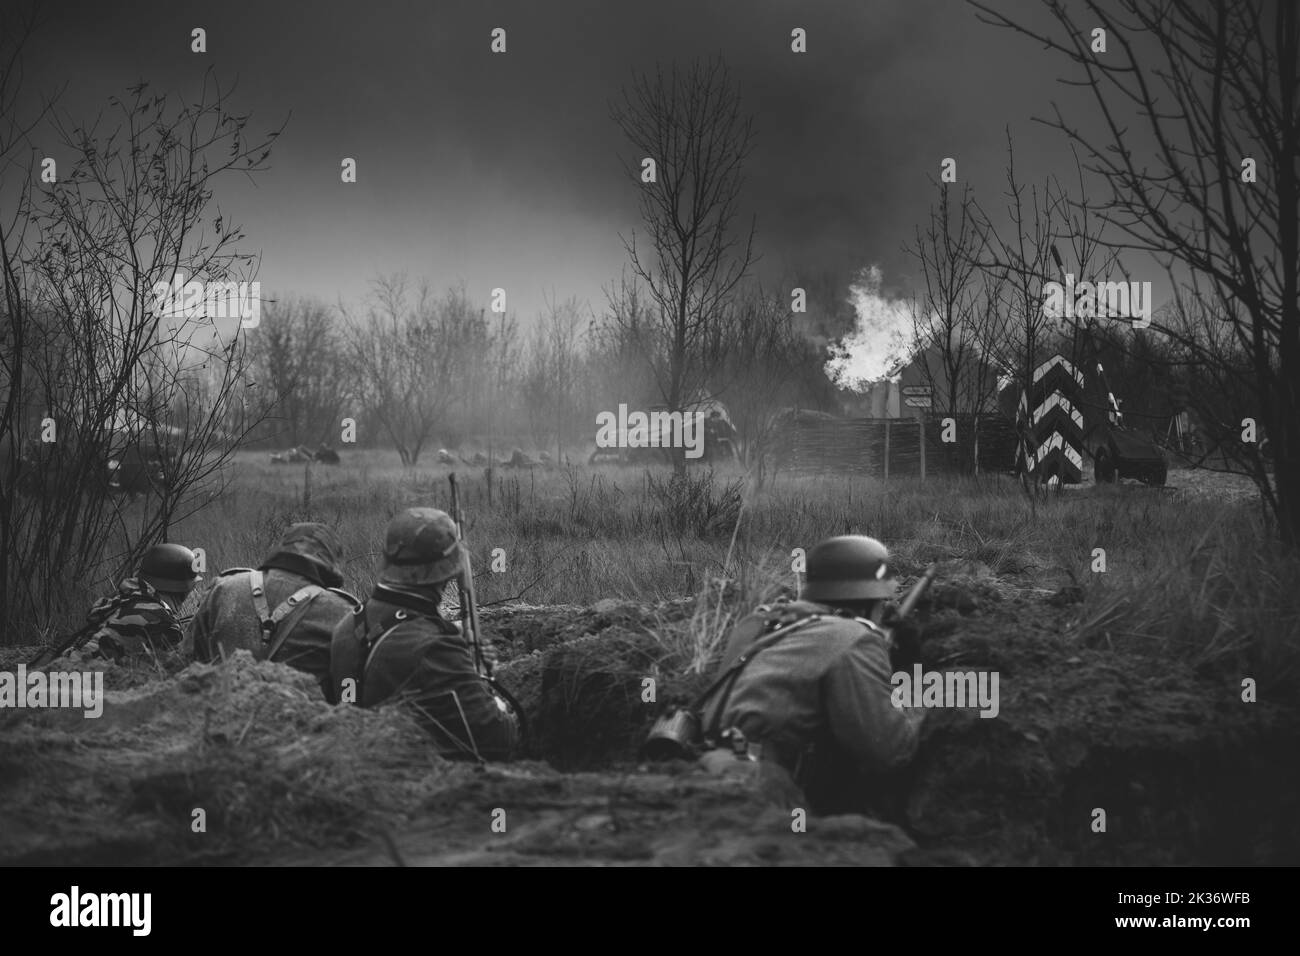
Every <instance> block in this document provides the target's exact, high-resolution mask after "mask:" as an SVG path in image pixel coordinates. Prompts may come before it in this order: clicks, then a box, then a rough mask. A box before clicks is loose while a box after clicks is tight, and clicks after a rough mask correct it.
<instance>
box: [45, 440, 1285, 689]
mask: <svg viewBox="0 0 1300 956" xmlns="http://www.w3.org/2000/svg"><path fill="white" fill-rule="evenodd" d="M447 472H448V469H445V468H439V467H436V466H426V465H422V466H419V467H417V468H414V469H403V468H402V467H401V466H400V465H399V464H398V462H397V460H396V456H395V455H394V454H393V453H390V452H383V451H357V452H354V453H352V454H351V455H347V456H346V457H345V459H344V464H343V465H341V466H338V467H333V468H331V467H326V466H320V465H316V466H313V470H312V476H311V498H310V502H309V503H308V504H307V507H305V508H304V502H303V485H304V468H303V467H302V466H272V465H270V464H269V463H266V461H265V459H264V457H263V456H261V455H256V454H247V455H241V456H239V458H238V460H237V463H236V466H235V471H234V473H233V474H232V475H231V480H232V487H231V490H230V491H229V492H228V493H227V494H226V495H225V496H223V497H221V498H219V499H217V500H215V501H214V502H213V503H212V504H211V505H210V506H209V507H208V508H207V509H206V510H205V511H204V512H202V513H201V514H199V515H196V516H194V517H193V518H191V519H189V520H187V521H186V522H185V523H184V524H183V525H182V526H180V527H179V528H178V529H177V530H176V532H175V534H174V538H175V539H176V540H181V541H183V542H185V543H186V544H189V545H191V546H193V547H203V548H204V549H205V551H206V553H207V560H208V566H209V569H210V573H212V572H214V571H215V570H219V569H221V568H224V567H231V566H247V565H249V564H253V563H256V562H257V561H258V560H259V559H260V558H261V557H262V556H263V555H264V554H265V553H266V551H267V550H268V549H270V548H271V546H272V545H273V544H274V543H275V542H276V540H277V539H278V536H279V534H280V533H281V531H282V530H283V529H284V528H285V527H286V526H287V525H288V524H289V523H291V522H292V521H296V520H304V519H312V520H320V521H325V522H328V523H330V524H332V525H333V526H334V527H335V528H336V529H337V530H338V532H339V534H340V536H341V538H342V540H343V542H344V545H345V547H346V549H347V553H348V556H349V557H348V566H347V577H348V582H347V586H348V587H349V588H350V589H351V590H353V591H354V592H355V593H357V594H358V595H364V594H365V593H366V592H368V591H369V589H370V587H371V586H372V585H373V583H374V580H375V576H376V573H377V571H378V568H379V557H380V556H379V548H380V545H381V541H382V535H383V529H384V525H385V523H386V522H387V521H388V519H389V518H390V517H392V516H393V515H394V514H395V513H396V512H397V511H399V510H400V509H401V508H404V507H407V506H410V505H414V504H420V505H433V506H436V507H443V508H446V507H447V506H448V490H447V483H446V475H447ZM459 474H460V479H461V482H462V500H463V507H464V509H465V512H466V515H467V519H468V520H467V525H468V528H467V530H468V537H469V541H470V544H471V548H472V551H473V554H474V556H475V565H476V567H477V568H478V569H479V577H478V588H479V595H480V600H481V601H483V602H485V603H492V602H499V601H507V600H510V599H514V598H517V597H522V598H523V599H524V600H526V601H528V602H529V603H532V604H580V605H585V604H591V603H594V602H595V601H597V600H600V599H602V598H606V597H617V598H624V599H628V600H635V601H640V602H644V603H647V604H649V603H653V602H656V601H660V600H665V599H671V598H679V597H682V596H689V595H698V596H700V598H701V600H700V602H699V605H698V606H697V609H696V615H695V618H694V619H693V623H692V626H691V627H690V628H689V629H688V630H689V638H688V640H689V647H684V648H681V654H680V655H679V656H680V657H681V658H682V661H683V664H684V666H686V667H688V668H698V667H699V666H700V664H701V663H702V662H703V661H704V660H706V659H707V658H708V656H709V655H710V654H711V653H712V652H713V651H714V650H715V649H716V642H717V639H718V638H719V636H720V635H721V633H722V632H723V631H725V628H726V626H727V625H728V624H729V623H730V622H731V621H732V620H733V619H734V617H735V615H736V614H737V613H739V612H741V611H742V610H743V609H744V608H746V607H752V605H753V604H754V603H757V601H759V600H761V599H763V598H765V597H769V596H771V595H772V594H773V593H775V591H776V590H777V589H779V588H780V587H782V586H785V587H792V586H793V585H794V584H795V577H794V574H793V572H792V571H791V570H790V567H791V552H792V550H793V549H795V548H805V549H807V548H809V547H811V546H812V545H813V544H814V543H816V542H817V541H818V540H820V539H821V538H824V537H827V536H829V535H834V534H844V533H868V534H872V535H875V536H877V537H879V538H882V539H883V540H885V541H886V542H888V543H889V544H890V545H891V546H892V547H893V548H894V550H895V552H896V554H897V557H898V562H899V564H900V566H901V568H902V570H903V571H904V572H905V573H915V572H918V571H919V570H920V569H921V568H922V567H924V566H925V565H927V564H929V563H931V562H934V561H946V560H955V561H966V562H971V561H974V562H980V563H982V564H985V565H987V566H988V567H989V568H990V569H991V570H992V572H993V573H994V574H995V575H997V576H998V577H999V578H1001V579H1003V580H1006V581H1012V582H1018V583H1020V584H1023V585H1025V586H1026V587H1028V588H1031V589H1034V588H1036V589H1040V590H1042V589H1052V588H1055V587H1059V586H1061V585H1062V584H1068V583H1070V582H1071V581H1075V582H1077V583H1078V584H1079V585H1080V586H1082V587H1083V589H1084V592H1085V604H1084V610H1085V613H1084V614H1083V621H1082V623H1081V624H1080V626H1079V627H1078V629H1077V632H1078V635H1079V636H1080V638H1081V639H1084V640H1096V639H1100V640H1105V639H1106V636H1107V635H1109V637H1110V639H1112V640H1113V639H1116V638H1133V639H1137V640H1148V641H1150V642H1151V643H1152V646H1153V648H1155V649H1156V650H1158V652H1159V653H1162V654H1169V653H1177V654H1186V655H1189V656H1191V657H1193V658H1196V659H1206V660H1212V659H1220V658H1223V657H1225V655H1226V656H1231V655H1232V654H1236V653H1237V652H1238V651H1240V650H1242V649H1243V648H1245V649H1248V650H1252V652H1253V653H1254V654H1255V658H1256V659H1257V660H1259V661H1263V660H1269V661H1272V662H1275V663H1278V664H1283V665H1285V666H1288V667H1289V666H1291V665H1290V664H1289V663H1288V662H1289V661H1291V660H1293V659H1294V655H1295V649H1296V647H1297V645H1298V644H1300V587H1297V585H1298V584H1300V569H1298V566H1297V563H1296V562H1295V561H1294V560H1293V559H1289V558H1287V557H1285V556H1284V555H1282V554H1281V553H1280V552H1278V551H1277V550H1276V549H1274V548H1272V547H1271V546H1267V545H1261V542H1262V541H1266V539H1267V537H1268V536H1267V533H1266V532H1265V530H1264V529H1263V528H1262V526H1261V521H1260V517H1259V510H1258V507H1257V506H1256V505H1255V504H1253V503H1251V502H1249V501H1242V500H1231V501H1219V500H1215V499H1214V498H1213V497H1211V496H1209V495H1206V494H1196V495H1191V494H1185V495H1184V494H1178V493H1174V492H1171V491H1170V490H1165V491H1164V492H1163V493H1162V492H1160V491H1156V490H1152V489H1145V488H1131V487H1111V488H1094V487H1090V486H1088V487H1084V488H1080V489H1074V490H1071V491H1068V492H1066V493H1064V494H1062V495H1059V496H1055V497H1052V498H1049V499H1047V500H1043V501H1039V502H1037V503H1034V504H1032V505H1031V503H1030V502H1029V500H1028V499H1027V498H1026V497H1025V495H1024V493H1023V492H1022V491H1021V489H1020V488H1019V486H1018V485H1017V484H1016V483H1015V482H1013V481H1011V480H1009V479H1006V478H1001V477H986V478H984V479H981V480H978V481H963V480H946V479H934V478H932V479H931V480H929V481H927V482H926V483H925V484H921V483H919V482H917V481H915V480H909V479H904V480H898V481H894V482H891V483H889V484H884V483H881V482H879V481H874V480H871V479H865V478H847V477H834V478H829V477H828V478H816V477H786V478H783V479H782V480H780V481H778V482H777V483H776V484H774V485H772V486H771V487H769V488H767V489H765V490H764V491H762V492H761V493H755V492H754V491H753V490H752V489H750V488H748V487H747V486H746V485H745V484H744V482H743V481H742V480H741V478H742V476H740V475H739V474H736V473H728V474H721V473H720V474H718V475H716V476H714V475H712V474H710V473H709V472H697V473H692V477H691V478H690V479H689V480H688V481H686V482H681V481H679V480H674V479H672V478H671V476H670V475H669V473H668V472H667V470H666V469H663V470H657V471H652V472H647V471H646V470H645V469H643V468H621V467H597V468H587V467H577V468H572V469H557V470H551V471H545V470H541V469H538V470H535V471H513V472H512V471H507V470H501V469H498V470H497V472H496V473H495V474H494V476H493V480H492V485H491V489H490V490H489V487H488V483H487V480H486V478H485V475H484V472H483V471H482V470H480V469H466V468H460V469H459ZM1178 474H1180V473H1175V475H1178ZM737 516H741V517H740V521H739V525H738V526H737V520H736V519H737ZM1095 548H1103V549H1105V552H1106V564H1107V570H1106V572H1105V573H1104V574H1099V573H1094V572H1093V571H1092V570H1091V566H1092V563H1093V550H1094V549H1095ZM496 549H500V551H497V550H496ZM494 553H495V555H496V556H497V558H498V563H497V567H500V563H499V559H501V558H504V570H494V569H493V557H494ZM107 583H108V582H106V581H105V582H99V583H98V584H97V585H96V586H95V588H88V589H87V590H85V591H83V592H82V593H80V594H73V595H70V604H69V608H70V617H69V621H72V620H76V619H77V618H78V617H79V616H80V614H81V613H84V611H83V609H84V608H85V607H87V606H89V604H90V603H91V601H92V600H93V598H94V597H95V596H96V593H95V592H96V590H98V588H99V587H102V586H103V585H106V584H107ZM31 637H32V636H31V635H28V636H27V639H28V640H31Z"/></svg>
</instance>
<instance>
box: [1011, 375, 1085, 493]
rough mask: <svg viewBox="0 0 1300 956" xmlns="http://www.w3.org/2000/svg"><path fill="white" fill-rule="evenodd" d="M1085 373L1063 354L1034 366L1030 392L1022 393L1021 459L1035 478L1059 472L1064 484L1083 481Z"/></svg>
mask: <svg viewBox="0 0 1300 956" xmlns="http://www.w3.org/2000/svg"><path fill="white" fill-rule="evenodd" d="M1082 398H1083V373H1082V372H1080V371H1079V370H1078V369H1077V368H1075V367H1074V366H1073V365H1072V364H1070V361H1069V360H1068V359H1066V358H1065V357H1064V356H1062V355H1053V356H1052V357H1051V358H1049V359H1048V360H1047V361H1046V362H1044V363H1043V364H1042V365H1040V366H1038V368H1036V369H1034V376H1033V381H1032V382H1031V383H1030V387H1029V390H1028V391H1027V392H1021V394H1020V416H1021V419H1022V421H1023V422H1024V428H1023V432H1022V434H1023V435H1024V436H1025V438H1024V440H1023V442H1022V445H1021V449H1020V460H1021V462H1022V463H1023V467H1024V470H1025V471H1026V472H1027V473H1028V474H1029V475H1030V476H1031V477H1034V478H1042V479H1047V478H1050V477H1051V476H1053V475H1055V476H1056V477H1057V479H1059V480H1060V482H1061V483H1062V484H1067V485H1077V484H1079V483H1080V482H1081V481H1083V412H1082V411H1081V410H1080V402H1081V401H1082Z"/></svg>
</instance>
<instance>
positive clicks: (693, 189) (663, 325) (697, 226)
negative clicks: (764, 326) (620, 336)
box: [611, 60, 755, 473]
mask: <svg viewBox="0 0 1300 956" xmlns="http://www.w3.org/2000/svg"><path fill="white" fill-rule="evenodd" d="M611 114H612V116H613V119H614V121H615V123H616V124H617V125H618V127H619V129H620V130H621V131H622V133H623V135H624V136H626V137H627V139H628V141H629V142H630V143H631V145H632V147H633V149H634V150H635V153H634V155H633V156H632V158H631V160H630V161H627V162H626V169H627V172H628V174H629V176H630V177H631V178H632V180H633V182H635V183H636V184H637V188H639V189H640V190H641V192H640V207H641V219H642V222H643V224H644V225H645V227H646V230H647V231H648V232H649V236H650V249H649V250H645V249H643V248H640V247H638V245H637V243H636V238H635V235H633V237H632V238H631V239H626V238H625V239H624V246H625V247H626V249H627V252H628V256H629V258H630V260H631V265H632V270H633V272H634V273H635V274H636V275H637V276H638V277H639V278H640V279H641V280H643V281H644V282H645V284H646V286H647V288H648V289H649V293H650V297H651V299H652V300H653V302H654V304H655V306H656V307H657V308H656V310H655V311H654V312H653V313H652V314H651V315H650V316H649V321H648V322H646V323H644V324H639V325H637V326H635V327H629V331H632V330H633V329H634V330H635V332H634V334H635V335H636V336H637V338H638V340H639V341H640V343H641V346H642V348H641V350H642V352H643V354H644V356H645V358H646V360H647V361H648V362H649V363H650V365H651V368H652V369H653V371H654V376H655V381H656V383H657V385H658V388H659V391H660V395H661V397H662V398H663V400H664V402H666V403H667V405H668V407H669V410H670V411H674V412H676V411H684V410H685V408H686V406H687V405H688V404H689V403H690V402H692V401H693V400H694V399H695V397H696V395H697V393H698V391H699V389H700V388H701V387H702V386H703V385H704V384H705V381H706V379H707V375H708V371H709V370H708V369H707V368H705V367H704V364H705V363H704V362H703V361H701V356H700V350H701V349H702V347H703V345H704V344H705V341H706V339H707V338H708V335H709V332H710V330H711V328H712V327H713V326H714V325H715V324H716V323H717V322H719V321H720V319H721V312H722V309H723V307H724V306H725V305H726V303H727V301H728V299H729V298H730V296H731V295H732V293H733V291H734V290H735V288H736V286H737V285H738V284H739V283H740V281H741V279H743V278H744V276H745V274H746V272H747V271H748V270H749V267H750V266H751V265H752V264H753V262H754V261H755V256H754V250H753V240H754V227H753V224H752V222H751V224H750V227H749V229H748V231H747V232H745V233H742V234H740V235H739V236H737V235H735V234H734V232H733V223H734V220H735V218H736V216H737V215H738V212H739V204H740V195H741V190H742V187H743V185H744V174H743V171H744V164H745V161H746V159H747V158H748V156H749V154H750V152H751V151H752V149H753V127H752V120H751V119H749V118H748V117H745V116H743V115H742V113H741V108H740V98H739V95H738V93H737V92H736V91H735V90H734V89H733V88H732V85H731V82H730V78H729V76H728V73H727V70H726V67H725V66H724V65H723V64H722V63H721V61H719V60H713V61H710V62H709V63H706V64H701V63H696V64H694V65H692V66H691V67H689V68H688V69H686V70H685V71H679V70H678V68H677V67H676V66H674V67H673V68H672V70H671V72H670V74H669V75H668V76H665V75H664V73H663V71H662V69H660V70H658V71H656V74H655V76H654V77H649V76H644V75H638V76H635V77H634V79H633V83H632V88H631V89H630V90H624V92H623V98H622V103H621V104H619V105H615V106H613V107H612V108H611ZM645 160H649V161H652V162H653V167H654V179H653V181H648V182H647V181H643V179H642V177H643V175H648V174H647V169H648V166H647V165H645V164H644V163H643V161H645ZM618 315H619V313H618V311H617V310H615V311H614V316H615V321H618V320H619V319H618ZM673 463H674V468H675V470H676V471H677V472H678V473H683V472H684V471H685V468H686V459H685V454H684V449H676V450H675V451H674V454H673Z"/></svg>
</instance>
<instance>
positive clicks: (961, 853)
mask: <svg viewBox="0 0 1300 956" xmlns="http://www.w3.org/2000/svg"><path fill="white" fill-rule="evenodd" d="M691 611H692V604H691V602H689V601H679V602H672V603H669V604H664V605H660V606H657V607H644V606H640V605H635V604H627V603H621V602H615V601H605V602H601V603H600V604H597V605H595V606H593V607H590V608H581V607H510V608H500V609H490V610H488V611H485V613H484V625H485V627H486V628H487V629H488V630H489V631H490V632H491V633H492V634H493V636H494V639H495V643H496V646H497V648H498V652H499V654H500V657H501V664H500V666H499V669H498V673H499V675H500V677H501V679H502V681H503V682H504V683H506V684H507V685H508V686H509V687H510V688H511V689H512V690H513V691H514V692H515V694H516V696H517V697H519V698H520V702H521V703H522V705H523V706H524V709H525V712H526V713H527V715H528V718H529V722H530V724H531V729H532V733H531V734H530V738H529V740H528V743H527V746H526V749H525V752H524V753H523V754H522V759H521V760H520V761H518V762H516V763H513V764H510V765H503V766H495V767H490V768H487V769H482V770H480V769H475V768H473V767H471V766H466V765H464V764H454V763H449V762H447V761H443V760H440V759H438V758H436V757H434V756H432V755H431V754H430V753H429V752H428V748H427V742H426V740H425V738H424V737H423V736H422V734H421V733H420V732H419V730H418V728H416V727H414V725H413V724H411V723H410V722H409V720H408V719H407V718H406V717H405V716H404V715H402V714H401V713H399V712H397V711H396V710H381V711H360V710H357V709H355V708H330V707H329V706H328V705H326V704H325V703H324V702H323V701H321V700H319V692H318V691H317V690H316V688H315V687H314V685H313V684H312V682H311V680H310V679H309V678H306V677H305V676H304V675H301V674H298V673H296V672H294V671H291V670H289V669H288V668H284V667H281V666H279V665H269V664H260V663H255V662H253V661H252V660H251V659H249V658H247V657H246V655H239V656H237V657H236V659H235V660H233V661H230V662H227V663H226V664H223V665H220V666H218V667H210V666H206V665H190V666H189V667H187V668H186V669H185V670H183V671H181V672H180V673H178V674H175V675H173V676H171V677H168V678H166V679H161V680H160V679H158V678H157V677H156V676H154V675H140V674H109V675H108V676H109V678H110V680H109V686H110V687H115V688H116V689H115V690H114V691H113V693H112V695H111V697H110V700H109V701H108V702H106V704H105V711H104V717H103V718H102V719H100V720H96V721H87V720H84V719H81V718H80V717H79V716H78V715H76V714H74V713H70V712H67V711H41V712H31V711H10V712H8V713H5V712H0V863H27V864H43V863H69V864H77V863H86V864H124V863H134V864H205V863H213V864H267V863H270V864H285V863H293V864H325V863H345V864H346V863H351V864H360V865H615V866H623V865H701V864H703V865H773V864H781V865H803V864H808V865H819V864H835V865H1006V864H1030V865H1125V864H1149V863H1161V864H1201V865H1223V864H1236V865H1258V864H1291V865H1294V864H1295V863H1297V862H1300V828H1297V827H1295V825H1294V822H1293V821H1294V820H1295V819H1296V818H1297V811H1300V767H1298V766H1297V761H1296V759H1295V756H1296V754H1297V753H1298V752H1300V748H1298V747H1297V744H1300V733H1298V732H1297V730H1298V728H1300V719H1298V717H1297V710H1296V708H1295V706H1294V705H1291V706H1286V705H1279V704H1276V703H1267V702H1266V703H1259V704H1245V703H1243V702H1242V701H1241V699H1240V690H1239V687H1238V684H1237V681H1236V680H1235V679H1234V677H1233V676H1232V674H1230V673H1226V672H1225V673H1219V674H1215V673H1196V672H1193V671H1192V670H1191V669H1190V668H1188V667H1185V666H1183V665H1178V664H1171V663H1168V662H1160V661H1154V660H1152V659H1151V658H1150V657H1149V656H1143V655H1142V654H1139V653H1138V652H1137V651H1136V650H1134V651H1133V652H1130V653H1126V652H1124V651H1123V650H1122V649H1121V650H1116V649H1115V648H1109V647H1108V648H1089V647H1085V646H1081V645H1080V644H1079V643H1078V642H1076V641H1074V640H1073V639H1072V638H1071V637H1070V626H1071V623H1072V621H1073V617H1074V615H1075V613H1076V611H1077V608H1076V607H1075V606H1074V605H1073V604H1072V599H1071V597H1070V595H1069V594H1068V593H1065V594H1064V595H1063V594H1062V593H1061V592H1056V593H1053V592H1052V591H1051V590H1050V589H1044V588H1024V589H1023V590H1017V589H1015V588H1008V587H1005V586H1003V585H1002V584H1000V583H999V582H996V581H994V580H993V579H992V578H991V577H990V576H989V575H988V574H987V573H985V572H983V571H981V572H979V573H976V574H974V575H972V577H971V579H970V580H968V581H966V582H965V583H963V584H959V585H950V586H947V587H944V588H939V589H936V591H935V592H933V594H932V596H931V597H930V598H929V599H928V600H927V601H926V602H925V604H924V605H923V606H922V608H921V616H920V622H921V625H922V628H923V635H924V641H923V644H922V657H923V660H922V663H923V666H924V667H925V668H926V669H944V668H958V669H996V670H997V671H998V672H999V674H1000V697H1001V699H1000V711H999V714H998V716H997V717H996V718H991V719H990V718H981V717H979V716H978V712H977V711H975V710H936V711H933V712H931V713H930V714H929V716H928V718H927V722H926V725H925V730H924V734H923V739H922V744H921V748H920V751H919V753H918V756H917V758H916V760H915V761H914V762H913V763H912V765H911V766H909V767H908V768H906V770H905V771H903V772H901V773H899V774H896V775H894V776H893V777H892V778H890V779H887V780H882V781H881V782H880V790H879V794H878V799H876V800H875V801H873V803H872V805H871V806H869V807H865V808H864V810H865V811H866V812H865V813H863V814H860V815H850V816H840V817H831V818H824V819H818V818H815V817H814V818H801V816H800V813H799V811H798V809H797V803H798V801H797V799H795V798H794V796H793V795H792V794H791V793H790V792H789V790H788V789H786V788H785V784H784V782H783V781H781V780H779V779H775V778H772V777H770V776H764V775H763V774H762V773H761V768H760V770H759V771H754V772H753V773H751V775H750V776H749V777H730V776H723V777H719V776H712V775H709V774H706V773H703V772H702V771H700V770H699V769H697V768H695V767H693V766H692V765H689V764H668V765H653V764H647V763H645V762H643V761H642V760H641V759H640V754H639V750H640V746H641V743H642V741H643V740H644V737H645V733H646V731H647V730H648V729H649V727H650V724H651V723H652V722H653V720H654V717H655V715H656V714H657V713H658V711H659V709H660V708H661V707H664V706H669V705H670V702H671V701H672V700H674V699H685V698H687V697H689V696H691V695H692V694H693V693H694V692H696V691H697V690H698V689H699V688H700V686H701V685H702V683H703V681H704V680H705V678H704V677H703V676H701V675H693V676H687V677H675V676H674V675H675V674H676V673H677V672H678V671H679V670H680V667H679V661H677V660H676V659H674V658H673V657H672V656H671V651H670V648H671V646H672V642H670V641H665V640H664V639H663V638H664V635H665V633H666V632H668V631H670V630H672V629H674V628H681V627H685V626H686V623H687V621H688V619H689V617H690V614H691ZM5 666H6V667H10V666H11V665H10V664H6V665H5ZM646 677H652V678H654V679H655V681H656V701H655V702H654V703H653V704H651V703H649V702H647V701H645V700H644V699H643V690H644V686H645V685H644V683H643V681H644V679H645V678H646ZM1262 696H1265V697H1266V696H1267V695H1266V694H1262ZM196 808H202V809H204V811H205V818H206V819H205V823H206V826H205V829H204V830H203V831H202V832H196V830H195V827H194V811H195V809H196ZM1098 810H1102V811H1104V812H1105V827H1104V830H1100V829H1099V827H1098V815H1097V811H1098Z"/></svg>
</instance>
